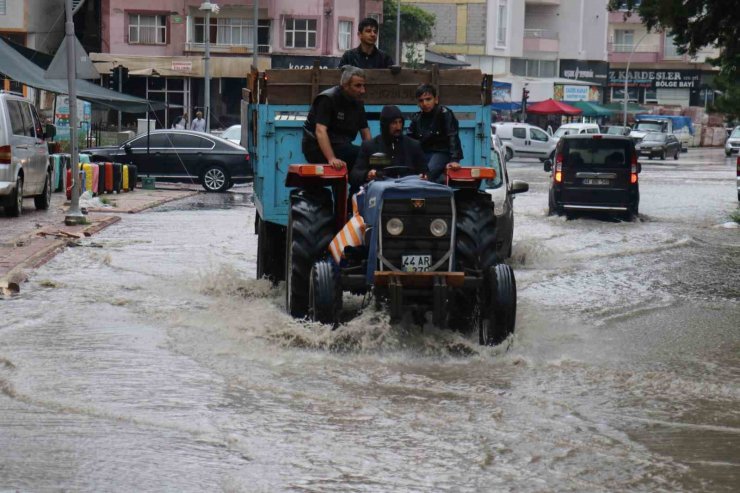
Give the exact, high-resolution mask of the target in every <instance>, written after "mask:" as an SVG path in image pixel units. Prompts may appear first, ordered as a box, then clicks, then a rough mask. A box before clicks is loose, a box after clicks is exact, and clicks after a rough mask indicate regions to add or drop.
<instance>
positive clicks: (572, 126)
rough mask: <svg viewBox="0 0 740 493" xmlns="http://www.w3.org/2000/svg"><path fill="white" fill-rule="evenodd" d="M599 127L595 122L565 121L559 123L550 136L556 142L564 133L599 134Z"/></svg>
mask: <svg viewBox="0 0 740 493" xmlns="http://www.w3.org/2000/svg"><path fill="white" fill-rule="evenodd" d="M600 133H601V129H600V128H599V126H598V125H597V124H595V123H566V124H565V125H561V126H559V127H558V129H557V130H555V133H553V134H552V138H553V139H554V140H555V143H556V144H557V143H558V141H559V140H560V137H562V136H564V135H580V134H600Z"/></svg>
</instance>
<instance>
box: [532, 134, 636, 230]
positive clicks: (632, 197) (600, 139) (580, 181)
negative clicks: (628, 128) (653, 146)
mask: <svg viewBox="0 0 740 493" xmlns="http://www.w3.org/2000/svg"><path fill="white" fill-rule="evenodd" d="M545 171H550V172H551V173H552V180H551V181H550V194H549V204H548V206H549V207H548V209H549V212H550V214H555V213H556V214H563V213H566V214H567V213H573V212H576V211H597V212H598V211H600V212H607V213H620V214H622V215H623V216H624V217H625V218H626V219H628V220H631V219H633V218H634V217H636V216H637V214H638V207H639V204H640V188H639V184H638V180H637V175H638V173H640V164H639V163H638V162H637V154H636V153H635V145H634V143H633V142H632V139H630V138H629V137H621V136H616V135H568V136H565V137H563V138H561V139H560V142H558V146H557V148H556V150H555V163H554V164H553V163H552V161H549V160H548V161H546V162H545Z"/></svg>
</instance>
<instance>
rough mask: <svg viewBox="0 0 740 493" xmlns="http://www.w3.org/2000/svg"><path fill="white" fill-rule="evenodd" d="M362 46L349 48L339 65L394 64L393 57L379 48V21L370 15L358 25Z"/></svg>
mask: <svg viewBox="0 0 740 493" xmlns="http://www.w3.org/2000/svg"><path fill="white" fill-rule="evenodd" d="M357 36H358V37H359V38H360V46H358V47H357V48H353V49H351V50H347V51H345V52H344V55H342V59H341V60H339V66H340V67H341V66H343V65H352V66H354V67H359V68H388V67H390V66H391V65H393V58H391V57H390V55H388V54H387V53H386V52H384V51H382V50H380V49H378V47H377V46H376V45H375V43H377V42H378V21H376V20H375V19H373V18H371V17H368V18H366V19H362V21H360V24H359V25H358V26H357Z"/></svg>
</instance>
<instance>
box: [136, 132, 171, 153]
mask: <svg viewBox="0 0 740 493" xmlns="http://www.w3.org/2000/svg"><path fill="white" fill-rule="evenodd" d="M148 137H149V148H152V147H154V148H158V149H162V148H168V147H172V140H171V139H172V137H171V135H170V134H164V133H161V134H149V136H148ZM146 142H147V136H146V135H144V136H142V137H139V138H138V139H136V140H133V141H131V148H132V149H146Z"/></svg>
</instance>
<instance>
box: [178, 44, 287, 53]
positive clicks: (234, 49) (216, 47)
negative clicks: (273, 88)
mask: <svg viewBox="0 0 740 493" xmlns="http://www.w3.org/2000/svg"><path fill="white" fill-rule="evenodd" d="M209 47H210V50H211V54H213V55H219V54H220V55H251V54H252V52H253V51H254V50H252V45H225V44H218V43H210V45H209ZM184 51H186V52H194V53H201V52H204V51H206V48H205V44H204V43H193V42H190V43H185V48H184ZM257 53H258V54H260V55H262V54H265V55H267V54H269V53H272V46H271V45H257Z"/></svg>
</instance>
